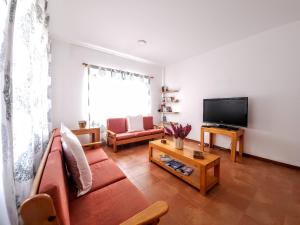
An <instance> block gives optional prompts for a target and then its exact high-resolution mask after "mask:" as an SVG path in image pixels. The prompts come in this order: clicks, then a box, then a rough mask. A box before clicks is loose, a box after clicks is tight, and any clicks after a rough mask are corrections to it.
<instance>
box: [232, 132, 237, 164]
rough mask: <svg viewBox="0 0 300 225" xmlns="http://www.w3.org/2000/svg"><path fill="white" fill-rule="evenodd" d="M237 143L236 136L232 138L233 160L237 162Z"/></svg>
mask: <svg viewBox="0 0 300 225" xmlns="http://www.w3.org/2000/svg"><path fill="white" fill-rule="evenodd" d="M236 144H237V139H236V137H232V138H231V160H232V161H233V162H235V160H236V159H235V154H236Z"/></svg>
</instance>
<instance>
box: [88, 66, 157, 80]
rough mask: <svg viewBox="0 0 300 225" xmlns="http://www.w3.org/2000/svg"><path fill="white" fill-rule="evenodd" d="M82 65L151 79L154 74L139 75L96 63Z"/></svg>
mask: <svg viewBox="0 0 300 225" xmlns="http://www.w3.org/2000/svg"><path fill="white" fill-rule="evenodd" d="M82 65H83V66H86V67H87V66H90V67H93V68H96V69H99V68H103V69H104V70H108V71H114V72H119V73H120V72H121V73H125V74H132V75H134V76H137V77H145V78H149V79H153V78H154V76H147V75H141V74H138V73H131V72H128V71H124V70H117V69H112V68H108V67H103V66H96V65H92V64H87V63H82Z"/></svg>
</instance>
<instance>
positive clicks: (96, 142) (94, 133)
mask: <svg viewBox="0 0 300 225" xmlns="http://www.w3.org/2000/svg"><path fill="white" fill-rule="evenodd" d="M72 132H73V133H74V134H75V135H77V136H79V135H85V134H89V135H90V137H91V143H88V144H83V145H82V147H93V148H99V147H100V145H101V142H100V128H82V129H78V130H72Z"/></svg>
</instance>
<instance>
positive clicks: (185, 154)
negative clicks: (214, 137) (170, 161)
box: [149, 139, 220, 166]
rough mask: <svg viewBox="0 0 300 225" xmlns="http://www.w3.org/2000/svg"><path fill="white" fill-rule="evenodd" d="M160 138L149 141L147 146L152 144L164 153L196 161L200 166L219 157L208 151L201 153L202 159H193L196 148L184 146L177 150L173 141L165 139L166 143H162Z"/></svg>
mask: <svg viewBox="0 0 300 225" xmlns="http://www.w3.org/2000/svg"><path fill="white" fill-rule="evenodd" d="M160 140H161V139H159V140H155V141H150V142H149V146H152V147H154V148H156V149H158V150H160V151H162V152H164V153H166V154H169V155H171V156H174V157H177V158H179V159H182V160H188V161H190V160H192V161H193V163H196V164H199V165H202V166H206V165H208V164H210V163H211V162H213V161H215V160H217V159H220V156H218V155H214V154H211V153H208V152H204V153H203V156H204V159H195V158H194V157H193V153H194V151H196V150H197V149H195V148H190V147H187V146H184V148H183V150H178V149H176V148H175V147H174V146H175V143H174V142H173V141H169V140H167V143H166V144H163V143H161V142H160ZM197 151H198V150H197Z"/></svg>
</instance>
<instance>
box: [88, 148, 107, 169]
mask: <svg viewBox="0 0 300 225" xmlns="http://www.w3.org/2000/svg"><path fill="white" fill-rule="evenodd" d="M84 153H85V156H86V159H87V161H88V163H89V165H91V164H94V163H97V162H101V161H104V160H107V159H108V157H107V155H106V153H105V152H104V151H103V149H102V148H96V149H88V150H85V151H84Z"/></svg>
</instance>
